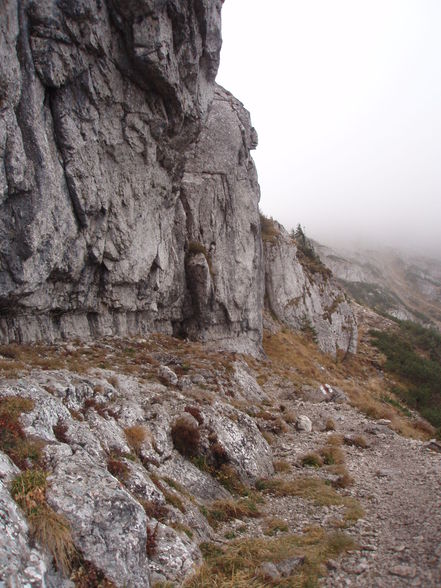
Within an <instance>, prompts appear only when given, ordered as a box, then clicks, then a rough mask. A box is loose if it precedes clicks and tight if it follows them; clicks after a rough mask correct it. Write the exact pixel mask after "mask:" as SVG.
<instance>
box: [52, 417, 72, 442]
mask: <svg viewBox="0 0 441 588" xmlns="http://www.w3.org/2000/svg"><path fill="white" fill-rule="evenodd" d="M67 429H68V427H67V425H66V423H62V422H61V421H58V422H57V424H56V425H54V426H53V427H52V431H53V432H54V435H55V439H56V440H57V441H60V443H68V442H69V440H68V438H67Z"/></svg>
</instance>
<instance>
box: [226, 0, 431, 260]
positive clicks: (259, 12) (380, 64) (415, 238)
mask: <svg viewBox="0 0 441 588" xmlns="http://www.w3.org/2000/svg"><path fill="white" fill-rule="evenodd" d="M440 24H441V2H440V1H439V0H370V1H369V2H367V1H364V0H363V1H361V0H332V1H331V0H275V1H274V2H272V3H271V4H269V3H268V1H267V0H266V1H264V0H226V2H225V3H224V6H223V39H224V44H223V48H222V52H221V67H220V71H219V75H218V79H217V81H218V82H219V83H220V84H221V85H223V86H225V87H226V88H227V89H228V90H230V91H231V92H232V93H233V94H234V95H235V96H237V97H238V98H239V99H240V100H241V101H242V102H243V103H244V104H245V106H246V108H247V109H248V110H250V112H251V115H252V121H253V124H254V126H255V127H256V129H257V131H258V134H259V146H258V148H257V150H256V151H255V152H254V154H253V156H254V159H255V161H256V165H257V169H258V173H259V182H260V186H261V191H262V197H261V209H262V210H263V212H264V213H265V214H267V215H270V216H273V217H275V218H277V219H278V220H280V221H281V222H282V223H283V224H285V226H287V228H291V227H292V226H295V225H296V224H297V223H298V222H300V223H301V224H302V225H303V226H304V227H305V229H306V232H307V234H308V235H310V236H312V237H314V238H316V239H317V240H319V241H322V242H325V243H332V242H334V241H338V242H340V243H341V242H353V241H358V242H362V243H363V244H371V245H372V244H374V245H375V244H387V245H394V246H400V247H403V248H405V249H408V248H412V249H415V250H417V251H420V252H426V253H430V254H432V255H433V254H435V255H437V256H441V230H440V224H441V34H440Z"/></svg>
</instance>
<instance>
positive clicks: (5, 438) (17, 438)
mask: <svg viewBox="0 0 441 588" xmlns="http://www.w3.org/2000/svg"><path fill="white" fill-rule="evenodd" d="M33 408H34V402H33V401H32V400H30V399H29V398H22V397H21V396H6V397H3V398H0V449H1V450H2V451H4V452H5V453H6V454H7V455H9V457H10V458H11V459H12V461H13V462H14V463H15V465H16V466H18V467H19V468H20V469H26V468H30V467H33V466H35V465H36V464H38V463H39V462H40V461H41V450H42V447H43V444H42V443H41V442H39V441H34V440H31V439H27V438H26V435H25V433H24V430H23V427H22V425H21V423H20V417H21V415H22V414H23V413H28V412H31V410H33Z"/></svg>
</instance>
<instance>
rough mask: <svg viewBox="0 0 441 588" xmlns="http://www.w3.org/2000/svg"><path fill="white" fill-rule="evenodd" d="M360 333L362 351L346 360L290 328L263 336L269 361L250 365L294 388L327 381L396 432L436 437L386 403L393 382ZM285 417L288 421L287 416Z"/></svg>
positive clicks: (364, 410) (417, 421) (418, 422)
mask: <svg viewBox="0 0 441 588" xmlns="http://www.w3.org/2000/svg"><path fill="white" fill-rule="evenodd" d="M360 333H361V335H360V341H359V352H358V353H357V355H355V356H353V355H349V356H347V357H346V358H345V359H344V361H343V360H341V359H340V358H337V359H333V358H332V357H331V356H328V355H324V354H323V353H321V352H320V351H319V349H318V348H317V346H316V345H315V344H314V343H311V342H308V341H307V340H305V338H304V337H303V336H302V335H301V334H298V333H293V332H291V331H289V330H287V329H282V331H280V332H279V333H276V334H269V333H264V338H263V346H264V349H265V352H266V354H267V356H268V358H269V359H270V362H268V363H267V364H265V362H262V361H261V362H259V363H258V362H253V361H249V362H248V363H249V364H250V365H251V366H252V367H253V368H254V369H255V370H256V371H257V372H258V373H259V374H260V376H261V377H262V378H263V376H264V375H265V374H266V373H268V372H269V373H276V374H277V375H279V376H280V377H282V378H283V379H284V380H287V381H290V382H292V383H293V384H294V385H295V386H302V385H304V384H309V385H313V386H317V384H322V383H323V382H327V383H329V384H330V385H331V386H336V387H338V388H341V389H343V390H344V392H345V393H346V394H347V395H348V398H349V401H350V403H351V404H352V406H354V407H356V408H357V409H358V410H360V411H361V412H362V413H364V414H365V415H367V416H368V417H370V418H373V419H389V420H391V428H392V429H393V430H395V431H396V432H398V433H400V434H402V435H404V436H406V437H412V438H415V439H428V438H430V437H431V436H433V430H430V429H428V427H427V426H426V427H422V426H421V423H423V422H424V421H422V420H421V419H414V418H412V417H409V416H406V415H404V414H403V413H402V412H401V411H400V410H399V409H398V408H396V407H394V406H391V405H389V404H387V403H385V402H384V396H385V394H388V395H390V390H389V388H390V387H391V386H392V383H390V382H389V381H388V380H387V378H385V377H384V375H383V374H380V373H379V370H378V368H377V367H376V366H378V365H379V363H381V361H382V359H381V357H380V356H379V353H378V351H377V350H376V349H374V348H373V347H372V345H370V343H369V342H368V340H367V339H366V338H365V337H363V328H360ZM284 418H285V421H287V418H286V415H284ZM330 428H331V424H330Z"/></svg>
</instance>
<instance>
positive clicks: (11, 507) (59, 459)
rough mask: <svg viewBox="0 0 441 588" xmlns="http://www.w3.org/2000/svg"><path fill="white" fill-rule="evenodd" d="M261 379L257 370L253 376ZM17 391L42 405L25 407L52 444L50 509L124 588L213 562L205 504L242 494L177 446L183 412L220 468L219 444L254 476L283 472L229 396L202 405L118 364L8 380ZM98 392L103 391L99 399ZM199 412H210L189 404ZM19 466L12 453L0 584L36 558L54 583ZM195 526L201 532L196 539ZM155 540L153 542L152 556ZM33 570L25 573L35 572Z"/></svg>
mask: <svg viewBox="0 0 441 588" xmlns="http://www.w3.org/2000/svg"><path fill="white" fill-rule="evenodd" d="M238 365H240V364H238ZM242 369H245V368H243V366H242ZM206 372H207V378H213V374H210V372H209V371H208V370H206ZM108 380H110V381H112V382H114V383H115V385H116V384H117V387H114V386H113V385H111V384H109V383H108ZM251 380H252V376H251V374H248V380H247V381H248V384H250V381H251ZM106 382H107V384H106ZM234 385H235V384H232V386H234ZM236 385H237V384H236ZM237 386H238V390H240V388H239V385H237ZM89 391H92V393H93V396H92V397H91V396H90V392H89ZM17 396H18V397H22V398H29V399H31V400H32V401H33V404H34V405H33V407H31V409H30V410H29V412H25V413H23V414H22V415H21V416H20V424H21V426H22V428H23V431H24V433H25V434H26V435H27V436H29V437H30V438H31V439H33V440H34V441H38V442H42V443H43V445H44V459H45V461H44V468H45V469H46V470H47V473H48V485H47V489H46V500H47V502H48V504H49V506H50V507H52V508H53V510H54V511H55V512H57V513H59V514H61V515H63V516H64V518H65V519H66V520H67V521H68V522H69V525H70V529H71V532H72V537H73V541H74V544H75V546H76V548H77V549H78V550H79V551H80V552H81V554H82V556H83V557H84V559H85V560H86V561H89V562H91V563H92V564H93V565H94V566H95V567H96V568H97V569H98V570H99V571H101V572H102V573H104V574H105V576H106V577H107V578H109V579H110V580H112V581H113V582H114V583H115V584H116V586H118V587H119V586H128V587H136V586H143V587H147V586H149V577H150V575H152V577H153V579H158V578H159V579H161V578H160V576H163V577H164V578H165V580H166V581H172V582H181V581H182V580H183V579H184V578H185V577H186V576H187V575H189V574H191V573H192V571H193V570H194V569H195V567H196V566H197V565H199V564H200V563H201V552H200V550H199V547H198V544H199V542H201V541H207V540H212V539H213V538H214V537H213V535H214V531H213V529H212V528H211V526H210V524H209V522H208V520H207V518H206V517H205V516H204V514H203V509H202V507H203V506H204V505H209V504H210V503H211V502H212V501H213V500H219V499H231V494H230V492H229V491H228V490H227V489H226V488H224V487H223V486H222V485H221V483H220V481H219V480H218V479H216V477H215V475H213V476H212V475H209V473H208V472H206V471H201V469H199V468H198V467H196V465H195V463H196V464H197V462H195V463H192V462H191V461H190V460H189V459H188V458H185V457H183V456H182V455H181V454H180V453H178V451H177V450H176V449H175V448H174V444H173V440H172V436H171V429H172V425H173V423H174V422H175V420H176V419H183V418H184V419H186V422H187V421H188V423H189V424H191V425H192V426H193V427H195V428H197V429H198V431H199V433H200V444H199V446H198V448H197V452H198V456H199V457H200V458H201V459H202V460H205V459H206V460H207V463H209V464H211V467H212V468H214V469H212V470H210V471H211V472H212V473H214V474H215V473H216V467H217V468H219V467H220V466H219V464H218V465H216V461H215V458H214V457H213V454H212V453H211V451H212V448H213V443H215V446H216V448H217V450H218V451H220V453H221V455H222V460H223V461H222V463H227V464H228V466H229V467H230V468H232V471H233V472H235V473H233V475H235V476H237V478H238V479H240V480H242V481H243V482H244V483H250V482H251V483H253V482H254V481H255V480H256V479H258V478H266V477H268V476H269V475H271V474H272V473H273V471H274V469H273V456H272V451H271V448H270V447H269V445H268V443H267V442H266V441H265V439H264V438H263V436H262V434H261V432H260V431H259V429H258V428H257V426H256V423H255V421H254V420H253V419H252V418H250V417H249V416H248V415H247V414H245V413H244V412H242V411H240V410H238V409H236V408H234V407H232V406H231V405H229V404H228V403H227V402H224V401H222V400H220V399H219V400H216V401H214V402H213V403H201V404H197V405H192V406H190V403H189V399H188V397H186V396H184V395H183V394H182V392H181V391H180V390H178V389H175V388H172V387H167V386H165V385H162V384H160V383H158V382H146V381H140V380H138V379H136V378H134V377H131V376H126V375H123V374H119V377H118V382H116V376H115V374H114V373H113V372H111V371H108V370H107V371H105V370H96V371H95V374H93V375H92V374H90V373H89V374H88V375H85V376H80V375H79V374H74V373H71V372H69V371H67V370H59V371H57V370H52V371H46V372H45V371H40V372H38V375H37V373H36V372H35V373H33V374H32V375H30V376H27V377H23V378H21V379H20V380H18V381H17V382H15V383H14V384H11V383H8V382H2V383H1V384H0V399H1V398H4V397H17ZM106 397H107V400H105V399H106ZM95 398H99V399H100V403H99V404H97V405H94V404H93V401H94V400H95ZM69 406H74V407H75V408H73V409H72V408H71V409H69V408H68V407H69ZM193 409H194V410H197V411H198V412H195V414H196V416H197V417H198V418H195V417H194V416H192V414H190V413H189V412H187V411H188V410H193ZM132 427H135V431H137V432H138V433H139V434H142V433H144V435H145V439H144V441H142V438H141V441H142V442H141V441H140V442H139V443H138V445H137V446H136V447H135V446H133V445H130V444H129V443H128V436H127V435H126V432H127V431H130V429H131V428H132ZM112 464H113V465H115V464H116V466H117V469H116V470H113V469H112ZM118 468H119V470H118ZM112 472H114V474H115V475H113V473H112ZM118 472H121V475H120V476H119V474H118ZM18 473H19V470H18V469H17V468H16V467H15V466H13V464H11V462H10V461H9V459H8V458H7V457H6V456H5V457H3V456H2V458H1V459H0V482H1V490H0V504H1V505H2V508H3V507H4V508H3V511H2V512H3V514H2V519H1V521H0V522H1V524H3V522H4V525H5V526H4V528H5V533H7V534H8V537H10V538H11V541H9V539H8V542H7V543H4V542H3V543H2V540H1V539H0V581H1V580H3V579H4V577H5V576H4V575H3V577H2V576H1V574H2V573H3V574H9V573H10V571H9V570H10V568H9V567H7V566H6V563H4V562H3V560H4V561H5V562H6V560H7V557H10V558H12V560H11V561H12V562H13V565H14V566H15V567H16V568H17V569H18V570H28V568H29V570H31V571H32V570H34V567H35V566H36V567H35V570H34V571H32V573H33V574H34V573H35V574H37V572H38V573H39V574H40V580H39V582H40V583H38V582H37V583H35V586H41V587H43V586H46V585H48V586H51V584H50V583H48V584H45V583H44V582H46V579H45V578H46V576H47V577H48V578H50V577H52V576H53V574H54V573H55V572H54V570H53V569H52V568H51V566H50V559H48V557H47V556H46V555H45V554H42V552H41V550H40V549H39V547H38V546H37V547H36V548H35V549H34V548H32V547H31V546H30V544H29V538H28V534H27V524H26V521H25V519H24V518H23V515H22V514H21V513H20V512H19V510H17V507H16V505H15V503H14V502H13V500H12V498H11V496H10V495H9V492H8V490H7V484H8V483H10V481H11V480H12V479H13V478H14V477H15V476H16V475H17V474H18ZM116 476H119V477H118V478H117V477H116ZM174 526H177V527H176V529H175V528H174ZM185 529H189V530H191V538H190V537H189V536H187V534H186V533H185ZM148 534H149V535H148ZM148 537H150V539H148ZM152 537H153V539H152ZM148 541H150V542H153V543H152V544H151V545H150V547H151V549H150V553H149V554H147V552H148V549H147V545H148ZM2 550H3V551H2ZM14 558H15V559H14ZM8 565H9V564H8ZM20 573H21V572H20ZM26 573H28V571H26ZM29 573H30V572H29ZM23 574H24V572H23ZM23 574H22V575H21V576H19V578H25V576H24V575H23ZM54 577H55V576H54ZM23 582H24V580H23ZM57 582H58V584H57V583H55V584H54V585H57V586H62V585H63V584H62V582H63V579H62V578H58V579H57ZM66 588H67V586H66Z"/></svg>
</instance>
